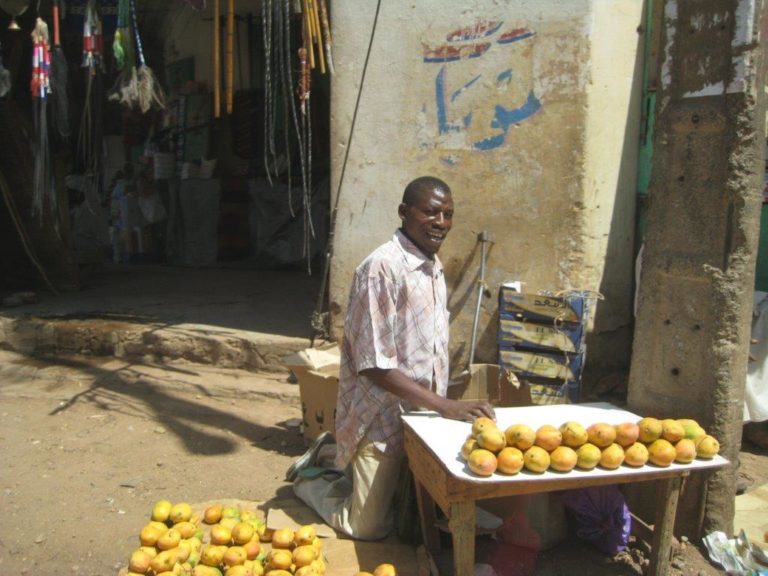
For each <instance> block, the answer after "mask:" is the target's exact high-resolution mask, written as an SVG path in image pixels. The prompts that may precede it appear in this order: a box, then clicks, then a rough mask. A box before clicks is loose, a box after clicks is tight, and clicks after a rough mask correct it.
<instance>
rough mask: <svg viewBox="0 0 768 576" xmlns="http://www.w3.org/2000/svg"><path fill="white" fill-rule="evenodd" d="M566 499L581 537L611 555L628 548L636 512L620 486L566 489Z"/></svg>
mask: <svg viewBox="0 0 768 576" xmlns="http://www.w3.org/2000/svg"><path fill="white" fill-rule="evenodd" d="M562 498H563V504H564V505H565V508H566V510H567V511H568V513H569V515H570V517H571V519H572V520H573V524H574V526H575V528H576V535H577V536H578V537H579V538H582V539H583V540H587V541H588V542H590V543H591V544H592V545H593V546H595V547H596V548H597V549H598V550H600V551H601V552H604V553H605V554H608V555H609V556H615V555H616V554H618V553H619V552H621V551H622V550H624V549H625V548H626V547H627V543H628V542H629V534H630V532H631V531H632V515H631V514H630V513H629V508H628V507H627V504H626V502H625V501H624V495H623V494H622V493H621V491H620V490H619V488H618V486H616V485H611V486H595V487H591V488H579V489H577V490H566V491H565V492H563V494H562Z"/></svg>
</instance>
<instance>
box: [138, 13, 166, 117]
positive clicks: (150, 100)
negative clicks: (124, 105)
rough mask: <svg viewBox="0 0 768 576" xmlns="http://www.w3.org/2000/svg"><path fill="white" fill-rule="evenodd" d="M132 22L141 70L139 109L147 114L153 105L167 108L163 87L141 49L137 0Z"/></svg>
mask: <svg viewBox="0 0 768 576" xmlns="http://www.w3.org/2000/svg"><path fill="white" fill-rule="evenodd" d="M131 21H132V23H133V34H134V36H135V37H136V53H137V55H138V57H139V70H138V72H137V73H136V75H137V81H138V96H139V109H140V110H141V111H142V113H145V114H146V113H147V112H148V111H149V109H150V108H151V107H152V105H153V104H157V106H158V107H159V108H165V94H164V93H163V88H162V86H160V83H159V82H158V81H157V79H156V78H155V74H154V72H152V69H151V68H150V67H149V66H147V63H146V61H145V60H144V50H143V49H142V47H141V36H139V26H138V23H137V21H136V0H131Z"/></svg>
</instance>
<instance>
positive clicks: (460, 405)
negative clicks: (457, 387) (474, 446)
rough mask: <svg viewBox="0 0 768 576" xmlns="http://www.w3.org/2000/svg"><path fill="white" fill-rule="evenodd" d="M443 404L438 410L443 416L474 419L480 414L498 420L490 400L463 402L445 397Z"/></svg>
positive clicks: (455, 418) (456, 418)
mask: <svg viewBox="0 0 768 576" xmlns="http://www.w3.org/2000/svg"><path fill="white" fill-rule="evenodd" d="M442 404H443V405H442V406H441V408H440V409H439V410H438V412H439V413H440V416H442V417H443V418H450V419H451V420H467V421H472V420H474V419H475V418H479V417H480V416H485V417H487V418H490V419H492V420H496V414H495V413H494V411H493V406H491V405H490V404H489V403H488V402H479V401H473V402H461V401H459V400H448V399H447V398H445V399H443V402H442Z"/></svg>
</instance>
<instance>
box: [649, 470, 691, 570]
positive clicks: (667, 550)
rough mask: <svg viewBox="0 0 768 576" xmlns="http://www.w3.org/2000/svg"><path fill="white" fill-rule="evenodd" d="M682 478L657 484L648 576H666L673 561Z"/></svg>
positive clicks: (665, 480)
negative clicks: (673, 543)
mask: <svg viewBox="0 0 768 576" xmlns="http://www.w3.org/2000/svg"><path fill="white" fill-rule="evenodd" d="M682 483H683V479H682V477H681V476H674V477H672V478H665V479H663V480H659V481H657V482H656V489H657V492H656V513H655V520H654V526H653V544H652V546H651V562H650V566H649V571H648V576H665V575H666V574H667V572H668V571H669V564H670V561H671V560H672V534H673V531H674V529H675V516H676V514H677V500H678V498H679V497H680V487H681V486H682Z"/></svg>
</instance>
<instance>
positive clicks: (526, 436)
mask: <svg viewBox="0 0 768 576" xmlns="http://www.w3.org/2000/svg"><path fill="white" fill-rule="evenodd" d="M504 437H505V438H506V439H507V446H514V447H515V448H517V449H519V450H528V448H530V447H531V446H533V443H534V442H535V441H536V431H535V430H534V429H533V428H531V427H530V426H528V425H527V424H512V426H510V427H509V428H507V429H506V430H505V431H504Z"/></svg>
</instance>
